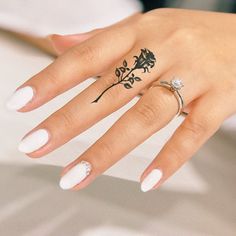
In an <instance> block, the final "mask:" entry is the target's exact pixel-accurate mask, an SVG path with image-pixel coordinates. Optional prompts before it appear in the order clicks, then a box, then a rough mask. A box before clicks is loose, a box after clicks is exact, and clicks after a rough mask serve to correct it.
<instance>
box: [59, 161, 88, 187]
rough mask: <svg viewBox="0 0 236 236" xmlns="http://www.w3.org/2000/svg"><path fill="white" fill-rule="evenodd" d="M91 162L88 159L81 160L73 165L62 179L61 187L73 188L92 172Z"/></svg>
mask: <svg viewBox="0 0 236 236" xmlns="http://www.w3.org/2000/svg"><path fill="white" fill-rule="evenodd" d="M91 169H92V167H91V164H90V163H89V162H87V161H81V162H80V163H79V164H77V165H76V166H74V167H72V168H71V169H70V170H69V171H68V172H67V173H66V174H65V175H64V176H62V178H61V180H60V183H59V185H60V187H61V188H62V189H64V190H66V189H70V188H73V187H74V186H75V185H77V184H79V183H80V182H81V181H82V180H84V179H85V178H86V177H87V176H88V175H89V174H90V172H91Z"/></svg>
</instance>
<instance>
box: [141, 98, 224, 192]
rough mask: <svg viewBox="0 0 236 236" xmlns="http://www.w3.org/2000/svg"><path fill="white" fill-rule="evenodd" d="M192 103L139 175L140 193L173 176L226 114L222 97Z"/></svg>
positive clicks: (211, 133) (201, 99) (202, 99)
mask: <svg viewBox="0 0 236 236" xmlns="http://www.w3.org/2000/svg"><path fill="white" fill-rule="evenodd" d="M195 102H196V104H195V105H194V107H193V109H192V111H191V113H189V115H188V116H187V118H186V119H185V121H184V122H183V123H182V124H181V125H180V127H179V128H178V129H177V130H176V131H175V133H174V134H173V136H172V137H171V138H170V140H169V141H168V142H167V143H166V144H165V146H164V147H163V148H162V150H161V152H160V153H159V154H158V156H157V157H156V158H155V159H154V160H153V162H152V163H151V164H150V165H149V167H148V168H147V169H146V170H145V171H144V173H143V174H142V176H141V190H142V191H143V192H147V191H149V190H151V189H153V188H157V187H159V186H160V185H161V184H162V183H163V182H164V181H165V180H166V179H168V178H169V177H170V176H171V175H173V174H174V173H175V172H176V171H177V170H178V169H179V168H180V167H181V166H182V165H183V164H184V163H185V162H186V161H188V160H189V159H190V157H191V156H193V154H194V153H195V152H196V151H197V150H198V149H199V148H200V147H201V146H202V145H203V144H204V143H205V142H206V141H207V140H208V139H209V138H210V137H211V136H212V135H213V134H214V133H215V132H216V131H217V130H218V128H219V126H220V125H221V123H222V122H223V121H224V119H225V117H226V116H227V115H228V114H226V111H225V112H224V111H223V109H222V108H223V107H224V106H222V105H223V104H220V103H221V102H222V100H220V101H219V103H217V101H216V98H215V96H209V94H208V95H205V96H203V97H201V98H199V99H198V100H197V101H195ZM212 104H217V105H216V106H212Z"/></svg>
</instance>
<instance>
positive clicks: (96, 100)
mask: <svg viewBox="0 0 236 236" xmlns="http://www.w3.org/2000/svg"><path fill="white" fill-rule="evenodd" d="M134 70H135V69H134V68H132V69H131V70H130V71H129V73H128V74H127V75H126V76H125V77H124V78H122V79H121V80H120V81H118V82H117V83H114V84H112V85H110V86H109V87H108V88H106V89H105V90H104V91H103V92H102V93H101V94H100V95H99V96H98V97H97V98H96V99H95V100H94V101H92V102H91V103H96V102H98V100H99V99H100V98H101V97H102V95H103V94H104V93H105V92H106V91H107V90H109V89H110V88H112V87H114V86H115V85H117V84H120V83H121V82H122V81H124V80H125V78H127V77H128V76H129V75H130V73H132V72H133V71H134Z"/></svg>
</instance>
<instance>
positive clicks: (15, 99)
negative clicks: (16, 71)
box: [6, 86, 34, 111]
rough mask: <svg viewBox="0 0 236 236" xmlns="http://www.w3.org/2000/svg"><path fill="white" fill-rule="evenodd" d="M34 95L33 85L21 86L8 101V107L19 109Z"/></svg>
mask: <svg viewBox="0 0 236 236" xmlns="http://www.w3.org/2000/svg"><path fill="white" fill-rule="evenodd" d="M33 96H34V91H33V89H32V87H30V86H26V87H23V88H20V89H18V90H16V91H15V93H13V95H12V96H11V97H10V98H9V100H8V101H7V103H6V107H7V108H8V109H9V110H14V111H17V110H19V109H21V108H22V107H24V106H25V105H26V104H27V103H28V102H29V101H30V100H31V99H32V98H33Z"/></svg>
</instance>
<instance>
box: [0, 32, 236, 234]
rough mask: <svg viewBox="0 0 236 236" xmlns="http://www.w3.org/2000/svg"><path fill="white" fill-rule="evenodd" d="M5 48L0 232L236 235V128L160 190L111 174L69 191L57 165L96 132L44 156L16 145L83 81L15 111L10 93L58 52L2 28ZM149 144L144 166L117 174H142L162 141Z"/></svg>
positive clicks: (140, 162) (0, 92)
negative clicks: (28, 109)
mask: <svg viewBox="0 0 236 236" xmlns="http://www.w3.org/2000/svg"><path fill="white" fill-rule="evenodd" d="M0 52H1V53H0V65H1V69H0V80H1V86H0V96H1V98H0V102H1V104H0V114H1V116H0V130H1V132H0V139H1V142H0V150H1V154H0V155H1V156H0V157H1V158H0V186H1V188H0V195H1V198H0V209H1V210H0V235H5V236H15V235H30V236H42V235H43V236H45V235H50V236H51V235H55V236H60V235H61V236H64V235H70V236H73V235H82V236H93V235H96V236H97V235H101V236H104V235H109V236H110V235H114V236H116V235H119V236H120V235H122V236H126V235H127V236H133V235H135V236H140V235H161V236H168V235H170V236H178V235H181V236H185V235H186V236H189V235H190V236H195V235H196V236H202V235H214V236H222V235H227V236H231V235H232V236H233V235H235V232H236V225H235V222H236V206H235V196H236V188H235V179H236V171H235V169H236V158H235V151H236V147H235V140H234V139H233V134H232V132H231V136H228V135H227V133H225V132H223V131H221V132H218V134H217V135H215V136H214V137H213V138H212V139H211V140H210V141H209V142H208V143H207V145H205V146H204V147H203V148H202V149H201V150H200V151H199V152H198V154H197V155H195V157H194V158H193V159H192V160H191V161H190V162H189V163H188V164H187V165H185V166H184V167H183V168H182V169H181V170H180V171H179V172H178V173H177V174H176V175H175V176H174V177H172V178H171V180H170V181H168V182H167V184H166V185H164V186H163V187H162V188H160V190H158V191H155V192H151V193H146V194H144V193H141V192H140V190H139V185H138V184H137V183H135V182H131V181H124V180H119V179H116V178H112V177H105V176H103V177H101V178H99V179H98V180H97V181H96V182H95V183H93V184H92V185H91V186H90V187H88V188H87V189H86V190H83V191H80V192H73V193H71V192H63V191H62V190H60V189H59V187H58V180H59V173H60V170H61V168H59V167H57V166H54V164H56V165H64V164H65V161H68V160H72V159H73V158H74V157H75V154H76V155H79V153H80V152H82V151H84V150H85V149H86V147H88V146H89V143H88V142H87V141H88V140H89V136H91V133H90V135H89V133H87V134H86V133H84V134H82V135H80V136H79V138H78V139H76V140H74V141H73V142H71V143H70V144H68V145H66V146H64V147H62V148H61V149H59V150H57V151H55V152H54V153H53V154H50V155H48V156H47V157H44V158H43V159H40V160H38V161H35V160H31V159H28V158H26V157H25V156H24V155H23V154H21V153H19V152H18V151H17V149H16V146H17V143H18V141H19V139H20V138H21V137H22V135H23V134H25V133H26V132H27V131H28V130H30V129H31V128H33V127H34V126H35V125H36V124H37V123H38V122H39V121H40V120H42V119H44V118H45V117H46V116H47V115H48V114H49V113H51V112H53V111H54V110H56V108H58V107H59V106H60V104H62V103H65V102H66V100H67V99H69V98H71V97H72V96H73V95H75V94H77V92H78V90H79V88H77V89H75V90H74V91H72V92H71V93H69V94H66V95H64V96H62V97H60V98H58V99H56V100H55V101H53V102H52V103H50V104H47V105H46V106H44V107H43V108H40V109H38V110H36V111H34V112H32V113H28V114H17V113H11V112H7V111H6V110H5V109H4V101H5V100H6V98H7V96H8V95H9V93H11V92H12V90H14V89H15V87H16V86H17V85H19V84H20V83H22V82H23V81H25V80H26V79H27V78H29V77H30V76H31V75H33V74H34V73H36V72H38V71H39V70H40V69H41V68H43V67H44V66H46V65H47V64H48V63H50V61H51V59H50V58H48V57H46V56H45V55H44V54H42V53H40V52H39V51H37V50H35V49H34V48H31V47H30V46H28V45H25V44H24V43H20V42H18V41H17V40H15V39H13V38H11V37H9V36H7V35H5V34H0ZM92 81H93V80H91V81H90V82H92ZM231 125H232V126H234V127H235V123H232V124H231ZM227 127H228V126H227ZM90 132H91V131H90ZM234 134H235V133H234ZM163 135H164V134H163ZM154 140H155V139H154ZM145 147H146V149H145ZM148 147H149V145H148V143H146V144H144V145H143V147H142V148H140V150H143V151H142V152H140V153H139V152H138V150H137V151H136V154H133V155H134V156H132V157H131V159H135V160H137V162H136V164H135V165H136V166H132V165H131V166H129V165H125V164H123V165H120V167H117V168H116V169H115V170H114V171H113V175H119V174H120V173H128V172H129V171H131V172H132V176H126V177H127V178H130V179H135V178H136V177H137V176H138V175H139V174H140V173H141V170H142V169H143V168H144V167H145V165H146V164H147V163H148V161H149V160H148V159H142V157H144V154H145V155H146V156H150V157H151V156H153V155H154V154H156V153H157V149H158V143H157V149H155V150H149V149H148ZM65 155H66V156H65ZM170 158H171V157H170ZM36 162H39V163H36ZM40 163H41V164H40ZM115 173H116V174H115Z"/></svg>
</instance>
